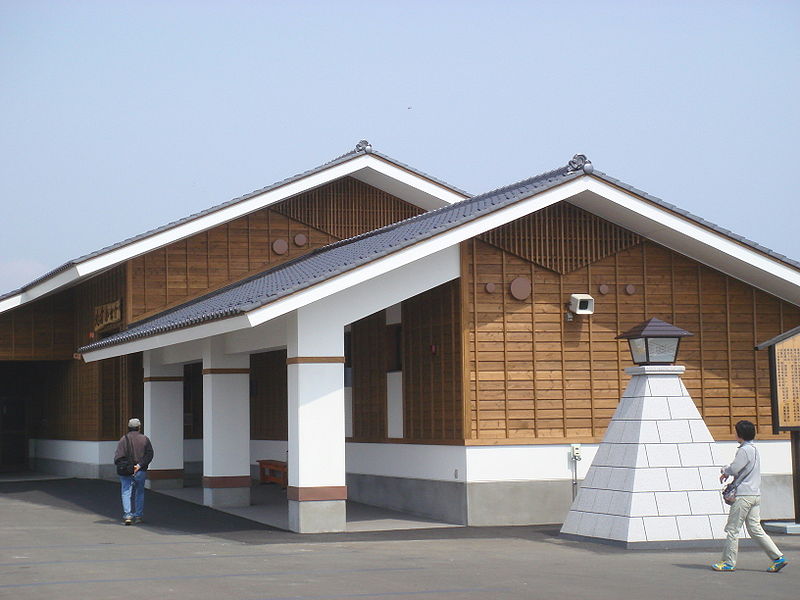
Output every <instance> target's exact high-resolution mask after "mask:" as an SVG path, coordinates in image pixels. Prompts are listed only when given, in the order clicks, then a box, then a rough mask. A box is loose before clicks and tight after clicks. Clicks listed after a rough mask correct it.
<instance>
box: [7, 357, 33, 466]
mask: <svg viewBox="0 0 800 600" xmlns="http://www.w3.org/2000/svg"><path fill="white" fill-rule="evenodd" d="M38 367H39V363H34V362H23V361H19V362H14V361H3V362H0V472H4V473H8V472H12V471H25V470H27V469H28V437H29V434H30V420H31V418H32V417H33V414H34V412H36V411H35V407H34V406H33V402H34V398H35V397H36V395H37V394H36V390H37V389H38V387H39V386H40V385H41V383H40V382H41V380H42V379H43V373H42V372H41V369H40V368H38Z"/></svg>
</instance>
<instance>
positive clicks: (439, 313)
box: [402, 280, 464, 443]
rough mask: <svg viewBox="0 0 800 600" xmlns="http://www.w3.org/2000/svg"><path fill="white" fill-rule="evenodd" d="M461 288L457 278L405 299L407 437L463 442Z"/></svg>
mask: <svg viewBox="0 0 800 600" xmlns="http://www.w3.org/2000/svg"><path fill="white" fill-rule="evenodd" d="M459 290H460V284H459V281H458V280H454V281H451V282H449V283H445V284H443V285H440V286H438V287H435V288H433V289H431V290H428V291H427V292H423V293H422V294H419V295H418V296H415V297H413V298H410V299H408V300H406V301H404V302H403V303H402V321H403V336H402V337H403V342H402V343H403V396H404V398H403V400H404V402H403V424H404V430H405V431H404V433H405V436H404V437H405V440H406V441H413V442H420V443H426V442H433V443H443V442H444V443H447V442H459V441H461V443H463V439H464V408H463V401H462V383H463V382H462V372H461V365H462V358H461V320H460V310H459V306H460V302H461V300H460V291H459Z"/></svg>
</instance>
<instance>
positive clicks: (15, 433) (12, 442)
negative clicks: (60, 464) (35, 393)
mask: <svg viewBox="0 0 800 600" xmlns="http://www.w3.org/2000/svg"><path fill="white" fill-rule="evenodd" d="M25 405H26V398H25V397H23V396H22V395H13V396H3V395H0V472H4V473H6V472H9V471H22V470H25V469H27V468H28V432H27V428H26V420H25Z"/></svg>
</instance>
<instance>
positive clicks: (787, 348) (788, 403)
mask: <svg viewBox="0 0 800 600" xmlns="http://www.w3.org/2000/svg"><path fill="white" fill-rule="evenodd" d="M770 363H771V364H770V367H771V369H770V370H771V371H772V373H771V375H772V377H771V379H772V422H773V429H774V430H775V431H776V433H777V432H778V431H791V430H800V334H798V335H795V336H793V337H790V338H788V339H785V340H783V341H780V342H778V343H777V344H775V345H774V346H772V347H771V348H770Z"/></svg>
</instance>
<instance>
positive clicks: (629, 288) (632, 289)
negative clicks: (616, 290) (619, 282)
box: [625, 283, 636, 296]
mask: <svg viewBox="0 0 800 600" xmlns="http://www.w3.org/2000/svg"><path fill="white" fill-rule="evenodd" d="M625 293H626V294H628V296H633V294H635V293H636V286H635V285H633V284H632V283H629V284H628V285H626V286H625Z"/></svg>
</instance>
